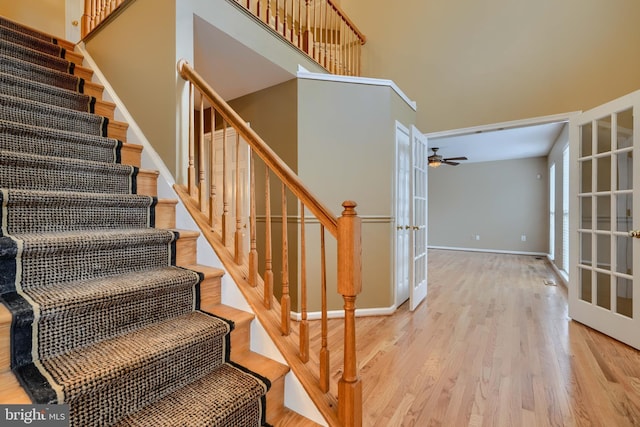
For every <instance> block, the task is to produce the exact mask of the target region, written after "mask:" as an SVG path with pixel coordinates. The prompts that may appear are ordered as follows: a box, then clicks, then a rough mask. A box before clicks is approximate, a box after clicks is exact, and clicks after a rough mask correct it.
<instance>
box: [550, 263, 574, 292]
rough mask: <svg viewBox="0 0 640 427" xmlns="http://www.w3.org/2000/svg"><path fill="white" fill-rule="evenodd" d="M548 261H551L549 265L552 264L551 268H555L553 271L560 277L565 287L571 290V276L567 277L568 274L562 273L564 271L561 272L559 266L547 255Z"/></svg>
mask: <svg viewBox="0 0 640 427" xmlns="http://www.w3.org/2000/svg"><path fill="white" fill-rule="evenodd" d="M547 261H549V264H551V268H553V271H555V272H556V274H557V275H558V277H560V281H561V282H562V284H563V285H564V287H565V288H567V289H568V288H569V276H567V273H566V272H564V271H562V270H560V269H559V268H558V266H557V265H555V263H554V262H553V260H552V259H551V258H549V255H547Z"/></svg>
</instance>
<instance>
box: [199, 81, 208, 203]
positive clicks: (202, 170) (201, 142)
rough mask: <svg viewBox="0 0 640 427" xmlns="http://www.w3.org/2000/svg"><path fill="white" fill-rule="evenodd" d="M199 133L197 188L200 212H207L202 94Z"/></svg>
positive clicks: (201, 98)
mask: <svg viewBox="0 0 640 427" xmlns="http://www.w3.org/2000/svg"><path fill="white" fill-rule="evenodd" d="M199 117H200V133H199V135H198V138H199V140H198V190H199V191H200V212H207V197H208V196H209V195H208V194H207V188H206V184H205V179H204V177H205V168H204V161H205V158H204V157H205V155H204V95H203V94H202V93H201V94H200V116H199Z"/></svg>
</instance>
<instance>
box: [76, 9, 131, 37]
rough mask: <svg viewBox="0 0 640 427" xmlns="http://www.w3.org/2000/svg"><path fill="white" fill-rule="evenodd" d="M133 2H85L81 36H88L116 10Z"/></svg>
mask: <svg viewBox="0 0 640 427" xmlns="http://www.w3.org/2000/svg"><path fill="white" fill-rule="evenodd" d="M131 1H132V0H84V14H83V15H82V27H81V35H82V38H84V37H85V36H86V35H87V34H89V33H90V32H91V31H93V30H94V29H95V28H97V27H98V25H100V24H101V23H102V22H104V21H105V20H106V19H107V18H108V17H109V16H110V15H111V14H113V13H114V12H115V11H116V9H118V8H119V7H121V6H122V5H123V4H124V3H129V2H131Z"/></svg>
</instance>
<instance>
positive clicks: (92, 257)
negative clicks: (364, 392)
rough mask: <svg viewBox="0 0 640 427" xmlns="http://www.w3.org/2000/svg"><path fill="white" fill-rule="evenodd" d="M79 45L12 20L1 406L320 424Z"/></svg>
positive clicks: (1, 98) (94, 421)
mask: <svg viewBox="0 0 640 427" xmlns="http://www.w3.org/2000/svg"><path fill="white" fill-rule="evenodd" d="M82 64H83V59H82V56H81V55H79V54H77V53H75V52H73V45H72V44H69V43H67V42H65V41H63V40H56V39H53V38H52V37H50V36H47V35H45V34H42V33H40V32H38V31H36V30H33V29H31V28H27V27H24V26H21V25H19V24H17V23H14V22H12V21H10V20H7V19H5V18H1V17H0V199H1V200H2V224H1V229H0V295H1V299H2V302H3V303H4V305H1V304H0V384H1V385H0V403H3V404H4V403H46V404H54V403H66V404H68V405H69V408H70V416H71V424H70V425H72V426H81V427H85V426H106V425H122V426H173V425H175V426H190V425H194V426H195V425H198V426H200V425H202V426H205V425H207V426H209V425H211V426H258V425H265V424H266V423H269V424H271V425H275V426H278V425H302V426H304V425H315V423H313V422H311V421H309V420H307V419H306V418H304V417H301V416H299V415H298V414H296V413H294V412H292V411H290V410H288V409H287V408H285V407H284V376H285V375H286V373H287V372H288V367H286V366H284V365H281V364H280V363H277V362H275V361H273V360H270V359H267V358H265V357H262V356H260V355H258V354H256V353H253V352H251V351H250V349H249V340H250V324H251V322H252V320H253V314H251V313H246V312H243V311H239V310H236V309H234V308H232V307H228V306H225V305H223V304H221V291H220V286H221V277H222V275H223V272H222V271H221V270H218V269H215V268H211V267H207V266H202V265H197V264H196V255H197V254H196V240H197V238H198V233H197V232H192V231H184V230H183V231H181V230H175V229H174V228H175V204H176V201H174V200H163V199H158V198H157V197H156V196H157V193H156V180H157V176H158V173H157V172H155V171H148V170H143V169H141V168H140V158H141V147H140V146H136V145H133V144H127V143H126V131H127V124H126V123H120V122H117V121H115V120H114V108H115V106H114V104H112V103H110V102H107V101H104V100H102V87H101V86H100V85H98V84H95V83H92V82H91V76H92V71H91V70H90V69H88V68H85V67H83V65H82Z"/></svg>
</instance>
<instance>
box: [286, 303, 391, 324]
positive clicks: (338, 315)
mask: <svg viewBox="0 0 640 427" xmlns="http://www.w3.org/2000/svg"><path fill="white" fill-rule="evenodd" d="M397 309H398V307H396V306H395V304H394V305H392V306H389V307H376V308H357V309H356V317H369V316H390V315H392V314H393V313H395V312H396V310H397ZM290 317H291V320H295V321H296V322H300V321H301V320H302V314H301V313H298V312H295V311H292V312H291V316H290ZM327 318H329V319H343V318H344V310H330V311H327ZM320 319H322V313H321V312H320V311H311V312H308V313H307V320H320Z"/></svg>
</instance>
